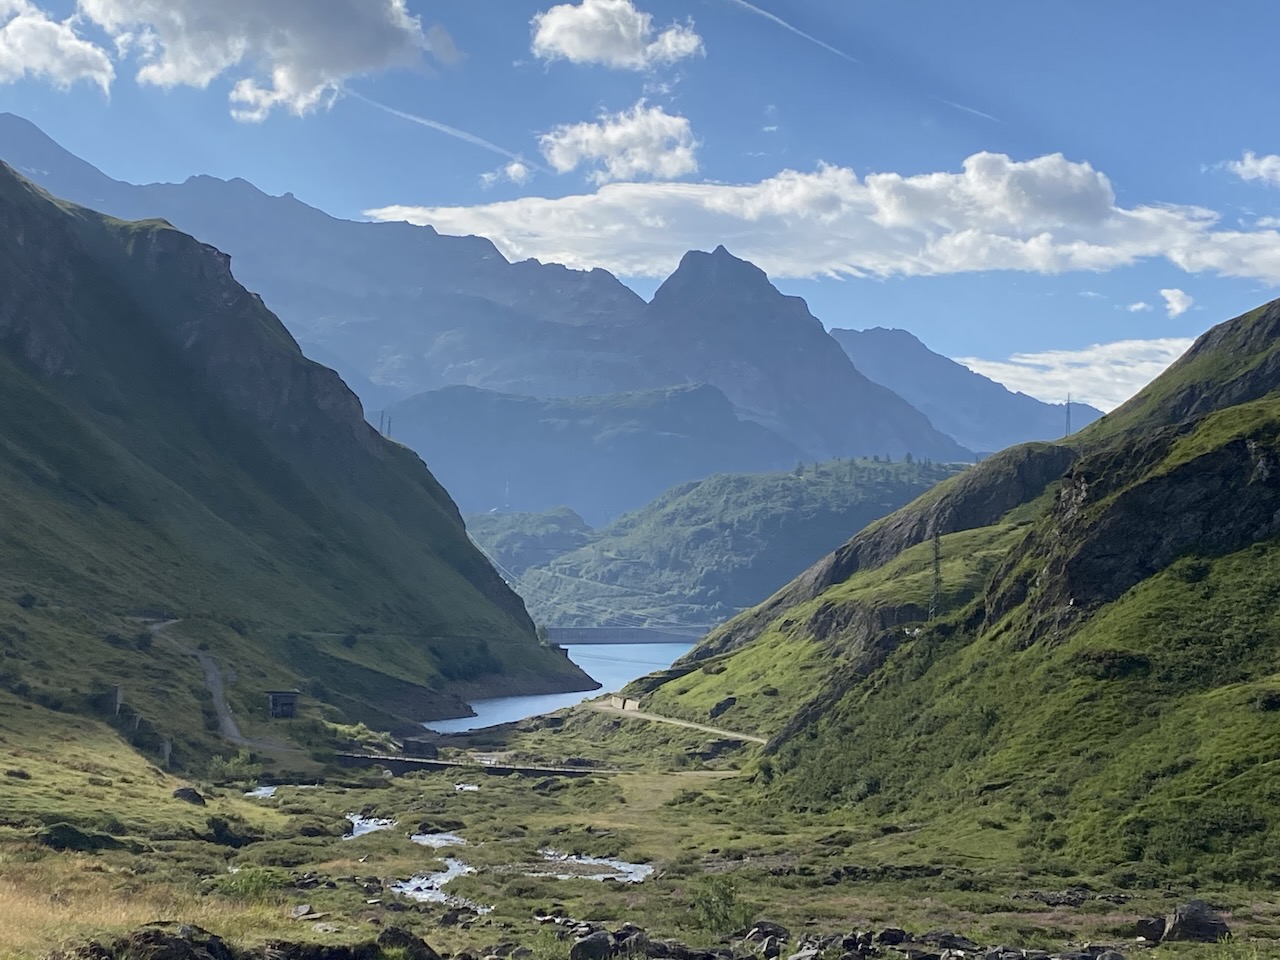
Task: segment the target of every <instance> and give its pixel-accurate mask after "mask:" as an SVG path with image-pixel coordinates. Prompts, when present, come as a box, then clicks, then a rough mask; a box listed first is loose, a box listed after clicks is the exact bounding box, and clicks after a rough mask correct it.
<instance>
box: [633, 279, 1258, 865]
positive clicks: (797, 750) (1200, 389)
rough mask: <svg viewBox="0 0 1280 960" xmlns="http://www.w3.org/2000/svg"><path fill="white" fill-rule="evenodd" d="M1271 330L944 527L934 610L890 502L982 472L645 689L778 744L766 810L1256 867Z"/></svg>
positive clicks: (1224, 343) (1224, 331)
mask: <svg viewBox="0 0 1280 960" xmlns="http://www.w3.org/2000/svg"><path fill="white" fill-rule="evenodd" d="M1278 323H1280V305H1277V304H1272V305H1270V306H1268V307H1266V308H1262V309H1260V310H1257V311H1254V312H1252V313H1250V314H1248V315H1246V316H1244V317H1242V318H1240V319H1238V320H1236V321H1233V322H1231V323H1229V324H1226V325H1224V326H1223V327H1220V328H1216V329H1215V330H1214V331H1211V332H1210V333H1209V334H1206V336H1205V337H1204V338H1202V340H1201V342H1200V343H1199V344H1198V345H1197V347H1196V348H1195V349H1194V350H1193V351H1192V353H1191V354H1189V355H1188V358H1186V359H1184V360H1183V361H1181V362H1179V364H1176V365H1175V366H1174V367H1173V368H1172V369H1171V370H1170V372H1169V374H1167V375H1166V377H1165V378H1161V379H1160V380H1157V381H1156V382H1155V383H1154V384H1153V385H1152V386H1151V387H1150V388H1148V389H1147V390H1146V391H1144V392H1143V394H1141V395H1140V396H1139V397H1138V398H1137V399H1136V400H1135V401H1133V402H1131V403H1130V404H1129V405H1126V407H1124V408H1122V409H1121V410H1120V411H1118V414H1119V416H1117V415H1112V416H1111V417H1108V418H1107V419H1106V420H1104V421H1101V422H1100V423H1098V424H1095V425H1093V426H1091V427H1089V428H1087V429H1086V430H1085V431H1083V432H1082V433H1081V434H1079V435H1077V436H1076V437H1073V438H1071V440H1070V441H1069V443H1070V444H1071V445H1072V447H1074V448H1075V451H1076V454H1077V455H1078V459H1076V461H1075V463H1074V465H1072V466H1071V467H1070V469H1068V470H1067V472H1066V474H1065V476H1064V477H1063V478H1062V480H1061V482H1057V481H1055V482H1053V483H1051V484H1049V485H1047V486H1046V487H1045V488H1044V490H1043V493H1041V494H1039V495H1031V496H1029V497H1028V498H1027V499H1026V500H1025V502H1024V503H1023V504H1022V505H1021V506H1019V507H1017V508H1016V509H1014V510H1013V511H1011V512H1010V513H1007V514H1006V515H1005V516H1004V518H1003V520H1002V522H1001V523H1000V524H997V525H994V526H983V527H978V528H975V529H970V530H966V531H963V532H957V533H952V534H949V535H946V536H943V537H942V538H941V547H942V587H943V589H942V594H941V598H940V599H941V602H940V604H939V607H940V613H939V616H938V618H937V619H936V620H934V621H932V622H926V621H927V616H926V610H927V607H928V605H929V602H930V599H931V596H932V592H933V585H932V584H933V574H932V548H931V547H930V545H929V543H928V541H927V540H926V541H925V542H918V541H919V535H918V531H917V532H915V533H912V531H913V530H916V528H915V527H913V526H912V524H913V523H914V522H915V521H913V520H912V519H911V518H913V517H915V518H918V519H919V521H920V523H919V525H923V526H927V523H928V522H939V523H940V522H941V520H940V519H939V518H942V517H945V516H946V510H947V504H948V498H951V499H954V498H955V497H956V496H957V490H958V488H959V485H961V484H965V483H968V484H972V483H974V482H979V483H986V484H987V485H988V487H989V489H990V490H991V496H992V497H993V498H994V497H997V496H998V491H999V489H1000V485H1001V483H1002V482H1007V481H1004V480H1002V478H1001V477H1000V475H999V474H997V473H995V472H991V471H988V472H987V476H985V477H983V476H980V474H979V473H977V472H973V473H971V474H969V475H967V476H965V477H962V478H957V479H955V480H953V481H951V482H950V483H948V484H946V485H942V486H940V487H938V488H936V489H935V490H933V491H931V492H930V493H929V494H927V495H926V496H925V497H923V498H921V500H920V501H917V503H915V504H912V505H911V506H909V507H907V508H905V509H904V511H902V512H901V513H900V514H896V515H894V516H891V517H888V518H886V519H885V520H884V521H881V522H880V524H878V525H877V526H876V527H875V528H873V529H872V530H871V531H868V532H867V533H866V534H864V535H863V537H862V538H860V540H861V541H862V542H866V541H867V538H868V537H869V536H873V535H879V536H882V537H883V536H887V535H888V534H890V533H893V532H894V531H904V532H903V533H902V537H903V546H902V547H899V548H898V549H899V551H900V552H899V553H898V554H897V556H896V558H893V559H890V560H888V562H880V563H871V564H869V565H864V566H862V567H861V568H859V569H857V570H856V571H855V572H854V573H853V574H852V575H851V576H849V577H848V579H846V580H841V581H838V582H835V583H833V584H831V585H830V586H827V587H825V588H820V589H818V590H817V591H816V593H814V594H813V595H812V596H811V597H810V598H809V599H804V593H803V591H798V592H797V591H795V588H794V587H793V588H788V589H789V590H792V591H793V593H794V595H796V596H798V597H799V599H798V600H797V601H796V602H793V603H790V604H779V602H778V598H774V601H773V602H772V603H771V604H770V605H769V606H766V607H764V608H761V609H762V610H764V611H768V612H767V614H766V615H767V616H768V617H770V618H771V619H770V620H769V621H768V623H767V625H766V626H765V627H764V629H762V630H760V631H759V632H758V633H757V634H755V635H754V636H753V635H752V634H751V633H750V632H745V633H744V632H743V631H742V630H741V629H740V628H735V626H734V625H733V624H731V625H730V626H729V627H728V628H726V632H727V633H728V634H730V635H732V634H733V632H734V630H735V629H738V630H739V634H740V635H742V636H743V637H744V639H743V641H742V642H741V644H740V645H739V647H737V648H735V649H732V650H730V652H727V653H722V654H720V655H717V656H711V657H707V658H706V659H705V660H704V661H701V662H695V663H693V664H691V666H698V667H699V669H694V670H692V672H688V673H686V674H685V675H683V676H678V677H676V678H674V679H671V680H670V681H668V682H667V683H665V684H663V685H661V686H659V687H658V688H657V689H656V691H654V692H653V693H651V694H650V695H649V697H648V704H649V705H650V706H651V707H652V708H654V709H659V710H662V711H665V712H670V713H673V714H678V715H680V716H684V717H688V718H690V719H704V718H705V717H706V716H707V715H708V711H710V709H711V708H712V707H715V706H716V705H717V704H718V705H719V709H718V713H719V718H720V719H719V720H718V721H717V722H721V723H723V724H724V725H726V726H730V727H732V725H733V723H734V722H735V719H736V721H737V722H738V723H740V724H741V725H742V726H743V728H744V729H751V730H754V731H765V732H767V733H769V734H773V735H775V739H774V741H773V742H772V743H771V744H770V745H769V747H768V748H767V750H766V751H765V753H766V756H765V757H764V758H763V759H762V760H760V761H759V765H758V767H757V768H756V772H757V774H758V778H757V783H758V784H759V785H760V786H761V787H762V788H763V789H765V790H766V791H767V792H771V793H774V794H776V796H777V797H778V799H779V800H781V801H783V802H786V803H790V804H792V805H794V806H795V807H797V808H801V809H803V808H816V809H824V810H825V809H832V810H834V809H843V810H847V811H849V813H850V815H851V816H854V817H856V818H858V819H862V818H869V819H871V820H877V819H885V818H890V819H892V820H894V821H897V822H901V821H903V820H909V821H912V822H916V823H920V824H923V825H926V826H927V828H928V830H929V833H930V835H932V836H936V837H942V836H945V837H948V838H950V841H949V843H948V844H947V845H948V846H949V847H952V848H953V850H954V853H955V854H956V855H960V854H961V853H962V852H963V851H965V850H969V851H972V852H973V854H975V855H976V854H977V853H978V851H980V850H984V849H985V850H986V851H988V853H989V854H990V855H992V856H994V857H995V858H996V859H997V860H999V861H1001V862H1022V863H1026V864H1032V863H1035V864H1042V865H1046V866H1052V865H1054V864H1056V865H1057V866H1056V867H1055V869H1060V870H1062V871H1063V875H1072V874H1097V873H1099V872H1106V871H1109V874H1108V876H1109V877H1110V878H1111V879H1112V881H1113V882H1116V883H1118V884H1125V885H1132V884H1139V885H1140V884H1143V883H1158V882H1163V881H1164V880H1167V879H1168V878H1178V879H1180V880H1182V881H1183V882H1188V883H1205V882H1215V881H1216V882H1221V881H1227V880H1245V881H1250V882H1258V881H1261V882H1267V883H1271V882H1274V881H1275V880H1276V879H1277V878H1280V856H1277V853H1276V851H1277V850H1278V849H1280V793H1277V792H1276V791H1275V790H1274V788H1273V786H1272V783H1273V780H1274V777H1273V775H1272V774H1273V770H1272V767H1273V766H1274V763H1275V757H1276V751H1277V750H1278V749H1280V740H1278V739H1277V736H1280V735H1278V734H1276V732H1275V724H1274V723H1273V722H1272V718H1273V717H1274V716H1275V715H1276V714H1275V713H1274V711H1276V710H1280V614H1277V612H1276V611H1277V609H1278V608H1277V601H1280V539H1277V537H1276V534H1277V532H1278V531H1277V530H1276V528H1275V522H1274V519H1273V518H1274V514H1275V511H1276V509H1277V508H1280V443H1278V442H1277V438H1278V437H1280V398H1277V396H1276V395H1274V394H1273V393H1272V392H1271V391H1272V390H1273V388H1274V387H1275V386H1276V385H1277V384H1280V369H1277V370H1273V369H1272V365H1273V358H1274V357H1276V356H1277V350H1276V347H1275V344H1276V342H1277V338H1276V337H1275V336H1274V334H1275V329H1274V328H1276V326H1277V324H1278ZM1139 428H1140V429H1139ZM1030 493H1031V494H1034V491H1030ZM930 518H932V519H930ZM908 534H911V535H913V536H915V537H916V539H917V542H916V544H915V545H910V542H911V541H910V540H909V539H907V535H908ZM857 542H859V541H855V543H857ZM845 549H850V548H845ZM806 576H807V577H808V578H809V579H810V581H812V580H813V578H814V576H815V574H814V573H813V572H810V574H808V575H806ZM813 582H817V583H819V584H821V583H822V582H823V581H822V580H821V579H818V580H816V581H813ZM789 595H791V594H789V593H788V592H787V591H784V592H783V593H781V594H779V597H783V598H785V597H787V596H789ZM752 616H754V617H756V618H759V616H760V613H759V612H757V613H756V614H753V615H749V616H748V617H746V618H745V619H744V621H743V622H744V623H745V624H747V625H748V626H749V625H750V623H751V622H752V619H751V617H752ZM715 640H716V638H715V637H713V638H711V640H710V641H709V643H714V642H715ZM766 677H771V678H773V679H770V680H768V681H766ZM766 682H767V683H768V685H769V687H771V688H772V689H771V690H770V691H769V692H768V695H765V689H764V685H765V684H766ZM727 698H736V702H733V703H732V705H731V706H729V707H728V708H727V709H726V708H725V704H726V701H727ZM965 838H967V839H965Z"/></svg>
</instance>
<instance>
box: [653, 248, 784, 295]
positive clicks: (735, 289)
mask: <svg viewBox="0 0 1280 960" xmlns="http://www.w3.org/2000/svg"><path fill="white" fill-rule="evenodd" d="M710 294H714V295H715V296H716V297H732V298H733V299H735V300H758V299H760V298H761V297H765V296H775V297H776V296H781V294H779V293H778V290H777V288H776V287H774V285H773V284H772V283H770V282H769V276H768V274H766V273H765V272H764V271H763V270H761V269H760V268H759V267H757V266H756V265H755V264H754V263H751V262H750V261H748V260H742V259H740V258H738V257H735V256H734V255H733V254H731V253H730V252H729V251H728V250H726V249H725V248H724V246H723V245H721V246H718V247H716V248H715V250H714V251H712V252H711V253H706V252H704V251H702V250H690V251H689V252H688V253H686V254H685V255H684V256H683V257H682V258H681V259H680V266H679V267H677V268H676V271H675V273H673V274H671V276H670V277H668V278H667V279H666V281H665V282H664V283H663V284H662V286H661V287H659V288H658V291H657V293H655V294H654V295H653V300H654V302H655V303H658V302H660V301H661V300H663V299H665V298H668V297H676V298H680V299H684V298H688V297H703V296H707V295H710Z"/></svg>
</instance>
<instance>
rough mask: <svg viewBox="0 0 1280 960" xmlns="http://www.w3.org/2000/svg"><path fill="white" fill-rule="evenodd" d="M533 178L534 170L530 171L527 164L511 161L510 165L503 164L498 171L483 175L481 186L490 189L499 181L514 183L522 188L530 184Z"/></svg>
mask: <svg viewBox="0 0 1280 960" xmlns="http://www.w3.org/2000/svg"><path fill="white" fill-rule="evenodd" d="M532 178H533V170H532V169H530V167H529V165H528V164H527V163H525V162H524V161H523V160H511V161H509V162H508V163H506V164H503V165H502V166H501V167H499V168H498V169H497V170H492V171H490V172H489V173H483V174H481V175H480V184H481V186H483V187H486V188H488V187H492V186H493V185H494V184H495V183H498V182H499V181H504V180H505V181H506V182H508V183H514V184H516V185H517V186H522V185H524V184H526V183H528V182H529V181H530V180H531V179H532Z"/></svg>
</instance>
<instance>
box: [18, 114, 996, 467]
mask: <svg viewBox="0 0 1280 960" xmlns="http://www.w3.org/2000/svg"><path fill="white" fill-rule="evenodd" d="M0 156H2V157H3V158H5V159H7V160H9V161H10V162H11V163H13V164H15V165H16V166H17V167H19V168H21V169H23V170H26V171H27V172H28V173H29V174H30V175H31V176H32V177H34V178H35V179H36V180H37V181H38V182H40V183H41V184H43V185H45V186H46V187H48V188H49V189H51V190H53V191H55V192H56V193H58V194H59V195H61V196H65V197H67V198H69V199H71V200H74V201H76V202H79V203H84V204H88V205H91V206H93V207H94V208H96V209H102V210H104V211H105V212H108V213H110V214H112V215H114V216H119V217H123V218H127V219H139V218H147V217H163V218H164V219H166V220H168V221H169V222H171V223H173V224H174V225H175V226H177V227H178V228H179V229H182V230H185V231H187V232H190V233H191V234H193V235H195V236H197V237H199V238H200V239H201V240H204V241H205V242H208V243H212V244H213V245H215V246H216V247H218V248H219V249H221V250H224V251H226V252H227V253H229V254H230V255H231V256H232V258H233V263H234V270H235V274H236V277H237V279H239V280H240V281H241V282H242V283H244V284H245V285H246V286H248V287H249V288H250V289H252V290H254V291H256V292H258V293H260V294H261V295H262V297H263V299H264V300H265V301H266V303H267V304H268V306H270V307H271V308H272V309H273V310H274V311H276V312H277V313H278V314H279V316H280V317H281V318H282V319H283V320H284V322H285V323H286V325H287V326H288V327H289V329H290V330H291V331H292V333H293V334H294V336H295V337H297V338H298V340H300V341H302V342H305V343H307V344H312V345H314V346H315V347H318V348H319V350H320V351H321V352H322V355H323V356H324V357H325V358H326V359H330V360H332V361H335V362H338V367H337V369H338V370H339V372H340V373H342V374H343V375H344V376H347V377H349V378H350V380H351V382H352V383H356V384H363V385H366V390H367V385H368V384H372V385H373V387H374V388H375V389H376V391H377V397H376V401H374V400H373V399H372V396H371V402H370V403H367V404H366V406H367V407H369V408H371V409H377V408H378V407H381V406H384V405H387V404H388V403H389V402H391V401H392V400H394V399H395V398H396V397H408V396H410V395H413V394H417V393H421V392H423V391H428V390H435V389H439V388H441V387H445V386H449V385H466V386H473V387H481V388H484V389H488V390H494V391H498V392H503V393H513V394H523V395H528V396H538V397H577V396H598V395H604V394H611V393H623V392H634V391H642V390H655V389H666V388H668V387H672V386H682V385H689V384H700V383H706V384H710V385H712V386H715V387H717V388H718V389H719V390H721V391H722V392H723V393H724V394H725V395H727V396H728V397H729V399H730V400H731V402H732V403H733V405H734V408H735V409H736V410H737V412H738V415H739V417H740V418H742V419H749V420H755V421H757V422H759V423H761V424H763V425H764V426H766V427H768V428H769V429H771V430H773V431H774V432H775V433H777V434H778V435H779V436H780V437H781V438H782V439H783V440H784V441H786V442H788V443H790V444H792V445H793V446H795V447H797V448H799V449H800V450H802V451H803V453H804V455H806V456H808V457H810V458H822V459H825V458H827V457H831V456H850V455H854V456H869V455H871V454H875V453H879V454H882V455H892V456H901V455H903V454H905V453H907V452H911V453H913V454H915V455H916V456H919V457H932V458H933V459H936V460H948V459H961V460H967V459H971V457H970V455H969V453H968V451H967V450H965V449H964V448H963V446H962V445H961V444H958V443H956V442H955V441H954V440H952V439H951V438H950V437H948V436H945V435H944V434H943V433H941V432H939V431H938V430H937V429H935V428H934V427H933V426H932V425H931V424H930V423H929V422H928V420H927V419H926V418H925V417H924V416H923V415H921V414H920V413H919V412H918V411H916V410H913V409H912V408H911V406H910V405H909V404H907V403H906V402H904V401H903V400H902V399H901V398H899V397H897V396H895V395H893V394H892V393H891V392H890V391H888V390H885V389H884V388H883V387H880V386H878V385H876V384H873V383H871V382H870V381H868V380H867V379H866V378H865V377H863V376H862V375H861V374H860V373H858V371H857V370H855V369H854V367H853V365H852V364H851V363H850V362H849V361H848V358H847V357H846V356H845V355H844V354H843V352H842V351H841V350H840V349H839V347H838V345H836V344H835V342H834V341H832V340H831V338H830V337H829V336H828V335H827V334H826V332H825V331H824V330H823V329H822V325H821V324H820V323H819V322H818V321H817V320H816V319H814V318H813V317H812V315H810V314H809V312H808V310H807V309H806V308H805V306H804V303H803V301H801V300H799V299H798V298H794V297H784V296H782V295H781V294H780V293H778V292H777V290H776V289H774V288H773V287H772V285H771V284H770V283H769V282H768V278H767V277H765V275H764V273H763V272H762V271H760V270H759V269H758V268H756V267H754V266H752V265H750V264H748V263H745V262H744V261H741V260H738V259H737V258H734V257H732V256H730V255H729V254H728V253H727V252H726V251H724V250H723V249H720V250H717V251H716V252H715V253H712V254H701V253H691V254H690V255H689V256H688V257H686V258H685V261H684V262H683V263H682V264H681V266H680V269H679V270H677V271H676V273H675V274H674V275H673V276H672V277H671V278H670V279H669V280H668V281H667V282H666V283H665V284H664V285H663V287H662V288H661V289H660V290H659V291H658V294H657V295H656V296H655V297H654V300H653V302H652V303H649V304H646V303H645V302H644V301H643V300H642V299H641V298H640V297H639V296H637V295H636V294H635V293H634V292H632V291H631V290H630V289H628V288H627V287H626V286H625V285H623V284H622V283H621V282H620V281H618V280H617V278H615V277H613V276H612V275H611V274H609V273H607V272H606V271H603V270H592V271H577V270H569V269H566V268H565V267H562V266H559V265H555V264H541V263H538V262H536V261H525V262H522V263H514V264H513V263H508V262H507V260H506V259H505V258H504V257H503V256H502V255H501V254H500V253H499V252H498V250H497V248H496V247H494V246H493V244H492V243H491V242H489V241H488V240H485V239H482V238H479V237H445V236H441V235H440V234H438V233H437V232H436V231H435V230H433V229H431V228H430V227H415V226H410V225H409V224H405V223H358V222H352V221H345V220H339V219H335V218H333V217H330V216H328V215H327V214H324V213H322V212H321V211H319V210H316V209H314V208H312V207H309V206H307V205H306V204H303V203H301V202H300V201H298V200H297V199H296V198H294V197H293V196H292V195H288V194H286V195H285V196H283V197H271V196H268V195H266V194H264V193H262V192H261V191H259V190H258V189H256V188H255V187H254V186H253V185H251V184H249V183H247V182H245V181H243V180H231V181H222V180H218V179H216V178H213V177H208V176H196V177H192V178H190V179H188V180H187V181H186V182H184V183H181V184H150V185H147V186H134V185H131V184H127V183H122V182H119V181H116V180H112V179H111V178H109V177H107V176H105V175H104V174H102V173H101V172H100V171H98V170H96V169H94V168H93V167H92V166H90V165H89V164H87V163H85V162H84V161H82V160H79V159H78V158H76V157H74V156H72V155H71V154H69V153H67V152H66V151H65V150H63V149H62V148H60V147H59V146H58V145H57V144H55V143H54V142H53V141H52V140H50V139H49V138H48V137H46V136H45V135H44V134H43V133H41V132H40V131H39V130H38V129H37V128H36V127H35V126H33V125H32V124H30V123H28V122H27V121H25V120H22V119H21V118H18V117H14V116H12V115H3V116H0ZM422 452H423V453H425V454H426V455H428V456H430V453H431V451H429V450H424V451H422ZM718 469H738V467H737V466H736V465H735V464H732V463H724V464H721V465H719V467H718Z"/></svg>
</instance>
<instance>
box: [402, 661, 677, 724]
mask: <svg viewBox="0 0 1280 960" xmlns="http://www.w3.org/2000/svg"><path fill="white" fill-rule="evenodd" d="M691 647H692V644H689V643H580V644H578V643H576V644H573V645H572V646H568V647H566V648H565V649H567V650H568V651H569V659H570V660H572V661H573V662H574V663H576V664H577V665H578V666H580V667H581V668H582V669H583V670H585V671H586V672H587V675H588V676H590V677H591V678H592V679H594V680H598V681H599V682H600V683H601V684H603V687H602V688H601V689H600V690H588V691H585V692H582V693H549V694H542V695H540V696H534V697H498V698H497V699H495V700H473V701H472V703H471V709H472V710H474V711H475V712H476V716H474V717H462V718H460V719H457V720H429V721H427V723H425V724H423V726H425V727H426V728H427V729H428V730H435V731H437V732H438V733H464V732H466V731H467V730H476V729H479V728H480V727H491V726H493V725H494V724H495V723H512V722H514V721H516V720H523V719H524V718H525V717H536V716H537V715H538V714H541V713H550V712H552V711H553V710H559V709H561V708H562V707H571V706H573V705H574V704H577V703H581V702H582V701H583V700H592V699H594V698H596V697H598V696H600V695H601V694H602V693H609V692H611V691H614V690H621V689H622V688H623V687H625V686H626V685H627V684H628V683H630V682H631V681H632V680H635V679H636V678H638V677H643V676H644V675H645V674H646V673H652V672H653V671H655V670H661V669H662V668H663V667H669V666H671V664H672V663H674V662H675V661H676V660H678V659H679V658H680V657H682V656H684V655H685V654H686V653H688V652H689V649H690V648H691Z"/></svg>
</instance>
